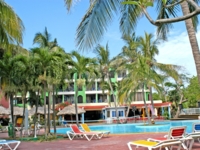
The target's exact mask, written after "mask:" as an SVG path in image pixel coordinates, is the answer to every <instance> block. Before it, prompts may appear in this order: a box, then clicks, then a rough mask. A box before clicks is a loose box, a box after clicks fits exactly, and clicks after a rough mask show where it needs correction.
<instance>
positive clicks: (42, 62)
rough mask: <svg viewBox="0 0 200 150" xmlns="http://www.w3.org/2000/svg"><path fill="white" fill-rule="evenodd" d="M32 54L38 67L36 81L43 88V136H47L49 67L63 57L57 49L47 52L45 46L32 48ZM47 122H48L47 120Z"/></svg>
mask: <svg viewBox="0 0 200 150" xmlns="http://www.w3.org/2000/svg"><path fill="white" fill-rule="evenodd" d="M32 54H33V58H34V60H35V62H36V63H37V64H36V65H37V67H38V68H40V69H39V71H40V72H39V77H38V81H39V82H40V83H41V84H42V86H43V89H42V92H43V97H44V115H45V138H46V136H47V132H49V130H48V131H47V130H46V126H47V122H46V92H47V89H48V84H49V83H48V81H49V80H48V79H49V78H51V74H50V71H51V67H52V66H53V65H54V64H56V62H59V60H60V58H61V57H63V53H62V52H59V51H53V52H49V49H48V48H47V47H45V48H34V49H32ZM48 123H50V122H49V121H48Z"/></svg>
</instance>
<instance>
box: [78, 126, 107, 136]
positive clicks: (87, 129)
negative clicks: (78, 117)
mask: <svg viewBox="0 0 200 150" xmlns="http://www.w3.org/2000/svg"><path fill="white" fill-rule="evenodd" d="M81 127H82V129H83V130H84V131H85V132H102V133H103V136H104V137H108V136H109V134H110V131H92V130H90V128H89V126H88V125H87V124H86V123H83V124H81Z"/></svg>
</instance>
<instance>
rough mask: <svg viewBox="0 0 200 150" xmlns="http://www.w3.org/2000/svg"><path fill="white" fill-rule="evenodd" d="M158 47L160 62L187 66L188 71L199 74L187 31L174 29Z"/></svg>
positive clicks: (199, 37)
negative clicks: (175, 30)
mask: <svg viewBox="0 0 200 150" xmlns="http://www.w3.org/2000/svg"><path fill="white" fill-rule="evenodd" d="M197 39H200V34H197ZM158 48H159V52H160V54H159V55H158V56H157V57H156V59H157V61H158V62H161V63H167V64H174V65H180V66H183V67H184V68H185V71H186V73H189V74H190V75H196V74H197V73H196V67H195V63H194V58H193V54H192V50H191V46H190V42H189V39H188V35H187V32H182V33H180V32H179V31H178V32H174V31H173V33H171V34H170V36H169V38H168V41H166V42H162V43H161V44H160V45H159V46H158Z"/></svg>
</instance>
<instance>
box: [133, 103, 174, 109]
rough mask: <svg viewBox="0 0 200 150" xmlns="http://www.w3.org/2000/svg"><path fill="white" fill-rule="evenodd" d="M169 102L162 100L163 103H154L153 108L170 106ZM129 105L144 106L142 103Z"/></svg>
mask: <svg viewBox="0 0 200 150" xmlns="http://www.w3.org/2000/svg"><path fill="white" fill-rule="evenodd" d="M171 104H172V103H171V102H164V103H154V107H155V108H159V107H168V106H171ZM149 105H151V104H147V106H149ZM131 106H136V108H145V106H144V104H131Z"/></svg>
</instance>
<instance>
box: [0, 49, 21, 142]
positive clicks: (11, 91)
mask: <svg viewBox="0 0 200 150" xmlns="http://www.w3.org/2000/svg"><path fill="white" fill-rule="evenodd" d="M17 59H18V58H17V57H16V56H12V55H11V54H10V53H8V52H7V53H5V54H4V55H3V59H1V60H0V76H1V84H3V86H2V91H3V92H4V94H5V95H7V98H8V99H10V110H11V121H12V124H13V129H12V133H14V134H13V137H12V138H15V130H14V126H15V122H14V116H13V96H14V95H15V93H16V92H17V87H16V85H14V80H15V79H16V78H17V73H18V70H17V69H18V67H19V66H17V63H16V61H17Z"/></svg>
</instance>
